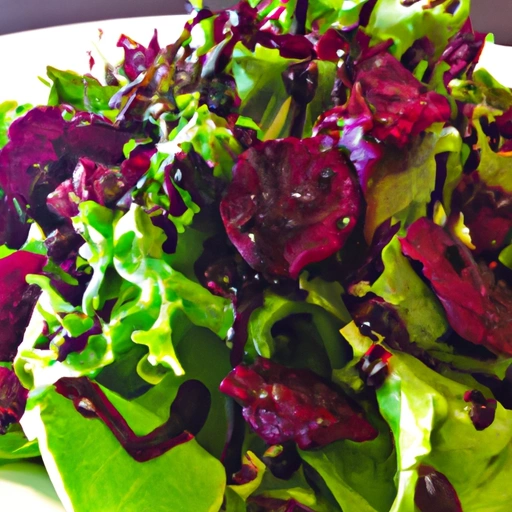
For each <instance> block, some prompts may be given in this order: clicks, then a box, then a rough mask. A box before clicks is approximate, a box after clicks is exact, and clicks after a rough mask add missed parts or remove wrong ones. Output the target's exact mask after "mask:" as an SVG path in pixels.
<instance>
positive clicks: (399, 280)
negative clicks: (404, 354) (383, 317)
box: [357, 236, 449, 350]
mask: <svg viewBox="0 0 512 512" xmlns="http://www.w3.org/2000/svg"><path fill="white" fill-rule="evenodd" d="M382 262H383V264H384V271H383V273H382V274H381V275H380V277H379V278H378V279H377V280H376V281H375V282H374V283H373V284H372V285H371V286H364V285H363V286H360V287H358V289H357V292H358V295H359V296H364V295H366V293H372V294H375V295H377V296H379V297H381V298H383V299H384V300H385V301H386V302H387V303H389V304H392V305H393V306H394V307H395V309H396V310H397V312H398V314H399V316H400V318H401V319H402V321H403V322H404V324H405V326H406V327H407V331H408V333H409V337H410V340H411V342H413V343H416V344H418V345H419V346H420V347H422V348H424V349H425V350H448V347H447V345H443V344H441V343H439V342H438V341H437V340H438V339H439V338H440V337H441V336H442V335H443V334H444V333H445V332H446V331H447V330H448V328H449V325H448V322H447V320H446V315H445V312H444V309H443V307H442V306H441V304H440V302H439V300H438V299H437V297H436V296H435V294H434V293H433V292H432V290H431V289H430V288H429V287H428V286H427V285H426V284H425V283H424V282H423V280H422V279H421V278H420V277H419V276H418V274H416V272H415V271H414V269H413V268H412V266H411V264H410V263H409V260H408V259H407V258H406V257H405V256H404V255H403V254H402V250H401V247H400V241H399V240H398V237H397V236H395V237H393V239H392V240H391V242H390V243H389V244H388V245H387V246H386V247H385V248H384V249H383V250H382Z"/></svg>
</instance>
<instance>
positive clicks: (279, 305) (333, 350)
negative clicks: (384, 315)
mask: <svg viewBox="0 0 512 512" xmlns="http://www.w3.org/2000/svg"><path fill="white" fill-rule="evenodd" d="M315 284H318V281H317V282H316V283H315ZM306 286H307V285H306ZM313 286H314V285H311V288H312V287H313ZM313 297H314V296H313ZM340 300H341V299H340ZM313 301H314V299H313ZM335 304H336V302H335ZM336 307H337V304H336V305H335V306H334V308H336ZM331 309H332V308H331ZM341 313H343V311H342V312H341ZM297 315H311V320H306V319H303V318H301V317H300V316H297ZM286 319H289V320H290V321H291V322H293V323H294V325H295V331H296V333H300V336H299V335H298V334H297V337H294V339H293V340H288V339H287V338H284V339H283V338H279V337H278V338H275V337H274V336H273V334H272V329H273V327H274V326H275V325H276V324H277V323H278V322H279V321H282V320H286ZM347 321H348V320H346V321H345V320H343V321H342V320H340V319H339V318H336V316H334V315H332V314H331V313H330V312H329V311H328V310H326V309H324V308H323V307H321V306H318V305H316V304H315V303H314V302H313V303H308V302H300V301H293V300H290V299H288V298H286V297H282V296H280V295H277V294H274V293H272V292H267V293H265V297H264V303H263V306H262V307H260V308H258V309H256V310H255V311H254V312H253V313H252V315H251V317H250V319H249V325H248V345H247V347H246V349H247V350H248V352H249V353H250V354H251V355H252V356H254V355H256V353H257V354H259V355H260V356H263V357H266V358H270V357H273V356H274V355H275V356H276V357H278V359H279V357H282V358H284V359H285V361H283V364H289V365H291V366H304V367H310V368H311V369H313V370H314V371H317V372H318V373H319V374H326V373H327V374H329V373H330V369H331V368H341V367H342V366H343V365H344V364H345V362H346V353H345V350H344V346H343V340H342V338H341V336H340V334H339V330H340V328H341V327H343V325H345V324H346V323H347ZM290 343H295V344H296V346H295V347H289V346H287V345H289V344H290ZM292 363H294V364H292Z"/></svg>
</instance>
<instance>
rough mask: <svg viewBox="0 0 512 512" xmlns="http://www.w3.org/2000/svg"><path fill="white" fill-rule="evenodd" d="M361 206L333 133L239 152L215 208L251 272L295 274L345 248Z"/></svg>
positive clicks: (260, 145)
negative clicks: (229, 179) (225, 192)
mask: <svg viewBox="0 0 512 512" xmlns="http://www.w3.org/2000/svg"><path fill="white" fill-rule="evenodd" d="M360 203H361V201H360V196H359V192H358V190H357V186H356V184H355V181H354V179H353V178H352V175H351V172H350V169H349V167H348V165H347V163H346V161H345V158H344V156H343V154H342V153H341V152H340V151H339V150H338V149H337V148H336V144H335V140H334V139H333V138H331V137H326V136H319V137H314V138H311V139H303V140H299V139H295V138H291V137H290V138H288V139H283V140H275V141H268V142H263V143H259V144H257V145H255V146H254V147H253V148H250V149H249V150H247V151H246V152H245V153H242V155H240V157H239V158H238V160H237V162H236V164H235V167H234V168H233V181H232V182H231V184H230V186H229V188H228V191H227V194H226V196H225V197H224V199H223V200H222V202H221V205H220V211H221V215H222V220H223V222H224V225H225V227H226V231H227V234H228V236H229V238H230V240H231V241H232V242H233V244H234V245H235V246H236V248H237V249H238V250H239V252H240V254H241V255H242V256H243V258H244V259H245V260H246V261H247V262H248V263H249V264H250V265H251V266H252V267H253V268H254V269H256V270H257V271H261V272H263V273H264V274H265V275H269V276H285V277H287V276H290V277H292V278H296V277H297V276H298V275H299V273H300V271H301V270H302V269H303V268H304V267H305V266H306V265H308V264H310V263H314V262H318V261H321V260H323V259H325V258H327V257H328V256H330V255H332V254H334V253H335V252H336V251H338V250H339V249H340V248H341V247H342V246H343V244H344V243H345V241H346V240H347V238H348V236H349V235H350V233H351V232H352V230H353V228H354V226H355V224H356V221H357V217H358V216H359V213H360V207H361V205H360Z"/></svg>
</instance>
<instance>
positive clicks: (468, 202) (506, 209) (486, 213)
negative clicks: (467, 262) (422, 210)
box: [452, 172, 512, 254]
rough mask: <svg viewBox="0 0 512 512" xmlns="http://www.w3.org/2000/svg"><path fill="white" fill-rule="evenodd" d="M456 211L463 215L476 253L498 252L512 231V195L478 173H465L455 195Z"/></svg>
mask: <svg viewBox="0 0 512 512" xmlns="http://www.w3.org/2000/svg"><path fill="white" fill-rule="evenodd" d="M452 209H453V213H454V214H458V213H459V212H462V213H463V214H464V224H465V225H466V226H467V227H468V228H469V232H470V234H471V242H472V243H473V245H474V246H475V254H479V253H481V252H482V251H497V250H499V249H501V248H502V247H503V246H504V245H505V244H506V243H507V241H508V236H509V234H510V233H511V232H512V194H509V193H507V192H505V191H504V190H503V189H502V188H501V187H492V186H489V185H486V184H485V182H483V181H481V180H480V179H479V177H478V172H473V173H472V174H471V175H469V176H464V177H463V179H462V181H461V182H460V184H459V186H458V187H457V189H456V190H455V192H454V194H453V198H452Z"/></svg>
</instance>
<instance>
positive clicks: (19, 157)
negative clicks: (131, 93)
mask: <svg viewBox="0 0 512 512" xmlns="http://www.w3.org/2000/svg"><path fill="white" fill-rule="evenodd" d="M64 113H65V111H64V109H63V108H57V107H38V108H35V109H33V110H31V111H29V112H28V113H27V114H26V115H25V116H24V117H22V118H19V119H17V120H16V121H15V122H13V123H12V125H11V126H10V128H9V132H8V134H9V139H10V140H9V142H8V143H7V145H6V146H4V147H3V148H2V149H1V150H0V187H1V188H2V190H3V193H4V197H3V201H2V203H1V208H0V213H1V214H2V217H1V218H0V227H3V229H2V230H1V231H2V235H4V236H3V238H2V239H1V240H0V242H1V243H7V244H8V245H9V246H11V247H20V246H21V245H22V243H23V242H24V241H25V239H26V236H27V233H28V229H29V225H28V224H27V218H28V216H30V217H31V218H33V219H34V220H35V221H36V222H37V223H38V224H40V225H41V227H42V228H43V229H44V230H45V231H46V232H50V231H53V230H54V229H55V228H57V227H58V226H59V225H60V224H62V220H61V219H59V217H58V216H57V215H55V214H54V213H52V212H50V211H49V210H48V208H47V205H46V198H47V196H48V194H49V193H51V192H52V191H54V190H55V188H56V187H57V186H58V185H59V184H60V183H62V182H64V181H65V180H67V179H69V178H70V177H71V175H72V173H73V170H74V169H75V167H76V164H77V162H78V160H79V159H80V158H87V159H89V160H93V161H94V162H96V163H98V164H102V165H107V166H108V165H119V164H120V163H121V162H122V161H123V160H124V155H123V146H124V144H125V143H126V142H128V141H129V140H130V139H131V138H132V137H133V134H131V133H128V132H124V131H122V130H120V129H119V128H117V127H115V126H113V125H112V123H110V121H108V120H107V119H105V118H103V117H101V116H98V115H95V114H90V113H85V112H81V113H77V114H75V115H74V117H73V118H72V119H71V121H65V119H64V117H63V115H64ZM11 223H12V225H13V226H14V227H11V225H10V224H11Z"/></svg>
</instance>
